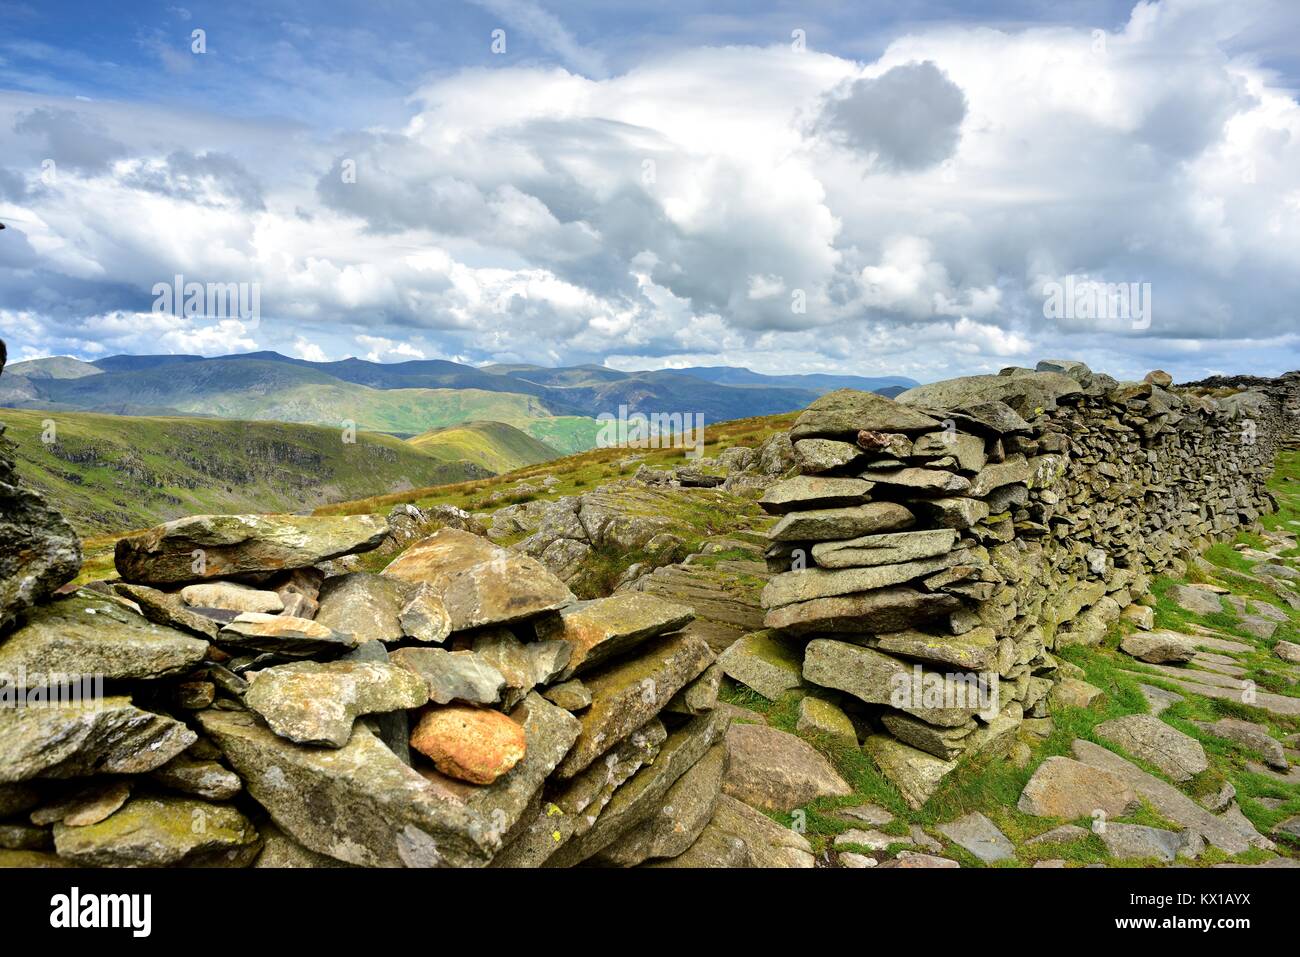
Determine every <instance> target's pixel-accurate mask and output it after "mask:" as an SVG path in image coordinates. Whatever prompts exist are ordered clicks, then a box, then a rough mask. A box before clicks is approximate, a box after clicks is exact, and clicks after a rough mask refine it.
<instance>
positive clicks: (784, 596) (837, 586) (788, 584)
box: [759, 549, 975, 608]
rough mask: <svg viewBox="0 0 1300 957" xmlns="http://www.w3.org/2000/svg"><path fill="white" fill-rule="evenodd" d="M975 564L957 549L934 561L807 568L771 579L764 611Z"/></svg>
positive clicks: (762, 600) (763, 598) (763, 597)
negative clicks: (953, 567) (872, 565)
mask: <svg viewBox="0 0 1300 957" xmlns="http://www.w3.org/2000/svg"><path fill="white" fill-rule="evenodd" d="M968 564H975V562H973V561H972V555H971V553H970V552H969V550H967V549H958V550H956V551H952V552H948V553H947V554H946V555H940V556H937V557H935V558H924V559H921V560H919V561H914V562H902V563H900V564H897V565H876V566H874V567H871V568H841V569H825V568H805V569H802V570H800V571H790V572H783V573H781V574H780V575H774V576H772V578H771V580H770V581H768V583H767V585H765V586H764V587H763V591H762V593H761V594H760V596H759V601H760V603H761V604H762V606H763V607H764V608H780V607H781V606H782V605H792V604H794V603H796V602H806V601H811V600H813V599H817V598H833V597H836V596H839V595H848V594H854V593H857V592H869V591H876V590H878V589H882V588H888V587H890V586H891V585H902V584H904V583H906V582H910V581H914V580H915V579H917V578H922V577H924V576H926V575H931V574H933V573H934V572H937V571H942V570H943V569H945V568H951V567H952V566H953V565H968Z"/></svg>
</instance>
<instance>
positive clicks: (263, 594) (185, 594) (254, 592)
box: [180, 582, 284, 615]
mask: <svg viewBox="0 0 1300 957" xmlns="http://www.w3.org/2000/svg"><path fill="white" fill-rule="evenodd" d="M180 595H181V600H182V601H184V602H185V604H187V605H189V606H190V607H191V608H194V607H198V608H221V609H223V610H225V611H258V612H262V613H264V614H268V615H278V614H279V613H280V612H282V611H284V599H282V598H281V597H280V596H279V595H277V594H276V593H275V592H273V591H262V590H260V589H257V588H251V587H249V586H248V585H241V584H239V583H238V582H200V583H198V584H196V585H186V586H185V587H184V588H182V589H181V591H180Z"/></svg>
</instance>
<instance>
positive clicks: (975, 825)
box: [939, 811, 1016, 864]
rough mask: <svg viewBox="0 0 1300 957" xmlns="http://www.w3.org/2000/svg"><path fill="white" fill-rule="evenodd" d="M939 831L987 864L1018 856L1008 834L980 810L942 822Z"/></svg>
mask: <svg viewBox="0 0 1300 957" xmlns="http://www.w3.org/2000/svg"><path fill="white" fill-rule="evenodd" d="M939 832H940V833H941V834H943V836H944V837H946V838H948V840H950V841H952V842H953V843H954V844H956V845H958V846H959V847H962V848H965V849H966V850H967V851H969V852H970V853H971V854H973V855H974V856H975V857H977V858H979V860H981V861H983V862H984V863H985V864H996V863H997V862H998V861H1009V860H1013V859H1014V858H1015V856H1016V849H1015V846H1014V845H1013V844H1012V843H1011V842H1010V841H1009V840H1007V836H1006V835H1005V834H1003V833H1002V832H1001V831H999V830H998V828H997V825H996V824H994V823H993V822H992V821H990V820H989V819H988V818H987V817H985V816H984V815H983V814H981V813H980V812H979V811H972V812H971V813H970V814H967V815H965V816H963V817H959V818H957V820H955V821H949V822H948V823H947V824H940V825H939Z"/></svg>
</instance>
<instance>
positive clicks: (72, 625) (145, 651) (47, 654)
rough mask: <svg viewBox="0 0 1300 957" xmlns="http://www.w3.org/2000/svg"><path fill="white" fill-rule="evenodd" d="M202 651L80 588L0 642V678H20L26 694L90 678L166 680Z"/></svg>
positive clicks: (204, 646) (195, 641) (37, 611)
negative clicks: (23, 681) (24, 684)
mask: <svg viewBox="0 0 1300 957" xmlns="http://www.w3.org/2000/svg"><path fill="white" fill-rule="evenodd" d="M207 651H208V643H207V642H206V641H205V640H203V639H201V638H196V637H194V636H193V635H190V634H187V633H185V632H182V631H177V630H176V629H175V628H168V627H164V626H162V625H156V624H154V623H152V622H150V621H149V620H148V619H146V618H144V617H142V616H140V615H137V614H135V613H134V612H133V611H131V610H130V609H128V608H126V607H125V606H124V605H122V604H121V602H120V600H118V599H116V598H103V597H99V596H97V595H96V594H95V593H94V592H92V591H90V590H88V589H84V588H83V589H81V590H80V591H78V592H77V594H75V595H73V596H72V597H70V598H65V599H62V600H60V601H54V602H50V603H49V604H46V605H40V606H38V607H36V608H33V609H32V610H31V611H30V612H29V613H28V616H27V623H26V624H25V625H23V626H22V627H20V628H19V629H18V630H17V631H14V632H13V633H11V634H10V635H9V636H8V637H7V638H5V639H4V641H3V642H0V674H7V675H10V676H17V675H19V674H24V675H25V676H26V684H27V686H28V687H29V688H30V687H36V686H38V685H42V684H46V683H69V682H77V681H80V680H82V679H83V678H90V677H93V676H100V677H102V678H103V679H104V680H105V681H115V680H119V679H151V678H168V677H171V676H173V675H177V674H182V673H184V672H186V671H188V670H190V669H191V668H193V667H195V666H196V665H198V664H200V663H201V662H202V661H203V659H204V657H205V656H206V654H207ZM11 680H16V678H14V679H11Z"/></svg>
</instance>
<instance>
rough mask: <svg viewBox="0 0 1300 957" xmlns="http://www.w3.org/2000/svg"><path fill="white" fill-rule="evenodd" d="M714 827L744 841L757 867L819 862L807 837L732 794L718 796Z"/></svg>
mask: <svg viewBox="0 0 1300 957" xmlns="http://www.w3.org/2000/svg"><path fill="white" fill-rule="evenodd" d="M712 826H713V827H715V828H717V829H718V830H720V831H722V832H723V833H724V834H730V835H732V836H733V837H737V838H739V839H740V840H742V841H744V842H745V846H746V847H747V848H748V849H749V857H750V863H751V864H752V866H754V867H783V868H793V867H798V868H805V867H813V866H814V864H815V858H814V857H813V853H812V845H810V844H809V843H808V840H807V838H805V837H804V836H803V835H802V834H799V833H798V832H796V831H794V830H792V829H791V828H788V827H782V826H781V825H780V824H777V823H776V821H773V820H772V819H771V818H770V817H768V816H767V815H766V814H764V813H763V812H762V811H759V810H756V809H754V808H752V807H750V806H749V805H748V804H746V803H745V802H743V801H737V800H736V799H735V798H733V797H732V796H731V795H729V794H720V795H719V796H718V804H717V809H716V810H715V811H714V814H713V822H712Z"/></svg>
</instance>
